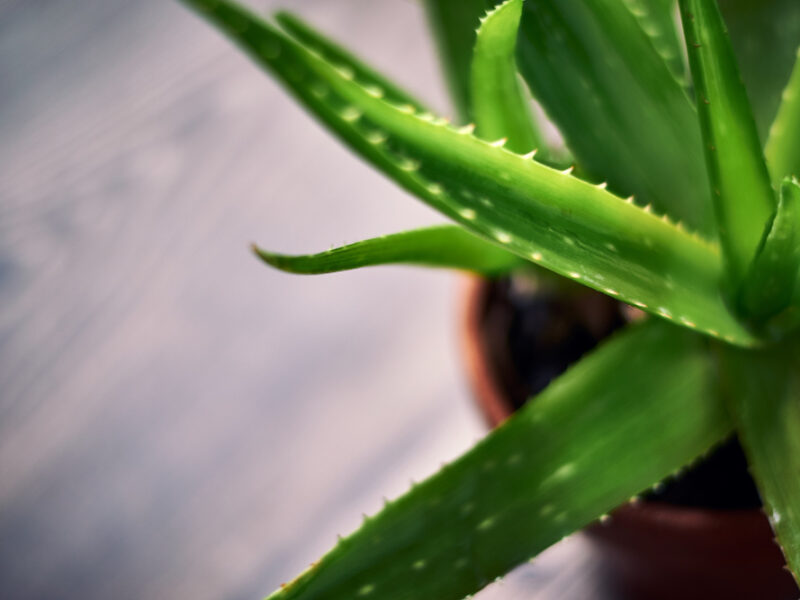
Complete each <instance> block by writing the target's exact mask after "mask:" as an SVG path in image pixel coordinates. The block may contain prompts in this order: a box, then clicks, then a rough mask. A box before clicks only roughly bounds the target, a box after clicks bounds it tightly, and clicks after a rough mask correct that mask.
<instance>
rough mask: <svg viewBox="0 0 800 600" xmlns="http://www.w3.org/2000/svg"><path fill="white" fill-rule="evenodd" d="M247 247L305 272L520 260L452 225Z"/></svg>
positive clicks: (475, 266) (495, 268)
mask: <svg viewBox="0 0 800 600" xmlns="http://www.w3.org/2000/svg"><path fill="white" fill-rule="evenodd" d="M253 250H254V251H255V252H256V254H257V255H258V256H259V257H260V258H261V259H262V260H264V262H266V263H267V264H269V265H272V266H273V267H276V268H278V269H281V270H282V271H286V272H288V273H300V274H306V275H311V274H319V273H334V272H337V271H347V270H349V269H358V268H360V267H368V266H372V265H385V264H397V263H405V264H413V265H420V266H426V267H446V268H451V269H462V270H465V271H472V272H474V273H479V274H482V275H486V276H494V275H502V274H503V273H507V272H509V271H510V270H511V269H513V268H515V267H519V266H522V265H523V264H525V263H524V261H523V260H522V259H521V258H520V257H518V256H517V255H515V254H512V253H510V252H508V251H506V250H504V249H502V248H499V247H498V246H496V245H494V244H491V243H489V242H486V241H484V240H481V239H480V238H478V237H476V236H474V235H472V234H471V233H468V232H466V231H465V230H464V229H462V228H461V227H458V226H456V225H443V226H438V227H428V228H426V229H415V230H413V231H404V232H402V233H395V234H393V235H386V236H383V237H379V238H373V239H369V240H364V241H362V242H356V243H355V244H349V245H347V246H341V247H339V248H332V249H330V250H328V251H327V252H320V253H319V254H306V255H300V256H289V255H286V254H277V253H274V252H268V251H266V250H263V249H261V248H258V247H257V246H253Z"/></svg>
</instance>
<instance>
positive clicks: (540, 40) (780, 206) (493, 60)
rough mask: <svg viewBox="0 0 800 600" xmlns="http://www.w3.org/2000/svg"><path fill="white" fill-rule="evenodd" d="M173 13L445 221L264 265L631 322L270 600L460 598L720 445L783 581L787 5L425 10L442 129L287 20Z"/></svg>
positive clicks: (790, 116)
mask: <svg viewBox="0 0 800 600" xmlns="http://www.w3.org/2000/svg"><path fill="white" fill-rule="evenodd" d="M185 2H186V3H187V4H189V5H191V6H192V7H193V8H195V9H196V10H197V11H198V12H199V13H200V14H202V15H203V16H205V17H206V18H207V19H208V20H209V21H211V22H212V23H213V24H215V25H216V26H218V27H219V28H220V29H221V30H222V31H223V32H225V33H226V34H227V35H228V36H229V37H230V38H231V39H232V40H233V41H235V42H236V43H237V44H238V45H239V46H240V47H241V48H242V49H243V50H244V51H245V52H247V53H248V54H249V55H250V57H251V58H252V59H253V60H254V61H255V62H256V63H257V64H258V65H260V66H261V67H263V68H264V69H265V70H266V71H267V72H269V73H270V74H271V75H272V76H273V77H274V78H275V79H277V80H278V81H279V82H280V83H281V84H282V85H283V86H284V87H285V88H286V89H287V91H288V92H289V93H290V94H292V95H293V96H294V97H295V98H296V99H297V101H298V102H300V103H301V104H302V105H303V106H305V107H306V108H307V109H308V110H309V111H310V112H311V113H312V114H313V115H314V116H315V117H316V118H317V119H318V120H319V121H320V122H321V123H322V124H324V125H325V126H326V127H327V128H328V129H329V130H330V131H331V132H332V133H333V134H334V135H336V136H337V137H338V138H339V139H340V140H341V141H342V142H344V143H345V144H346V145H347V146H349V147H350V148H351V149H352V150H353V151H354V152H355V153H356V154H358V155H359V156H360V157H361V158H363V159H364V160H366V161H368V162H369V163H371V164H372V165H373V166H374V167H375V168H377V169H379V170H380V171H382V172H383V173H384V174H385V175H386V176H387V177H389V178H391V179H392V180H394V181H395V182H396V183H397V184H398V185H400V186H402V187H403V188H405V189H406V190H408V191H409V192H410V193H411V194H412V195H414V196H416V197H417V198H419V199H420V200H422V201H423V202H425V203H427V204H428V205H430V206H431V207H433V208H434V209H436V210H438V211H439V212H441V213H442V214H443V215H444V216H445V217H447V218H448V220H449V221H450V222H451V224H449V225H442V226H437V227H432V228H427V229H422V230H416V231H407V232H403V233H396V234H393V235H388V236H384V237H379V238H375V239H371V240H366V241H363V242H359V243H356V244H352V245H350V246H345V247H342V248H336V249H333V250H329V251H327V252H322V253H320V254H311V255H305V256H287V255H282V254H277V253H275V252H271V251H267V250H263V249H261V248H259V247H254V249H255V252H256V253H257V254H258V255H259V256H260V257H261V258H262V259H263V260H264V261H266V262H267V263H269V264H270V265H273V266H274V267H277V268H279V269H283V270H285V271H289V272H295V273H328V272H332V271H339V270H344V269H352V268H357V267H362V266H367V265H376V264H386V263H399V262H400V263H409V264H419V265H425V266H435V267H445V268H455V269H462V270H466V271H472V272H476V273H480V274H483V275H486V276H495V275H502V274H508V273H512V272H516V271H522V270H526V269H531V268H533V269H538V270H541V269H545V270H548V271H551V272H553V273H555V274H556V275H558V276H562V277H565V278H567V279H570V280H572V281H574V282H578V283H580V284H583V285H586V286H588V287H590V288H593V289H595V290H598V291H599V292H602V293H604V294H607V295H609V296H612V297H614V298H616V299H618V300H619V301H621V302H624V303H627V304H630V305H632V306H635V307H637V308H639V309H641V310H643V311H645V312H646V313H648V314H649V317H648V318H646V319H644V320H643V321H641V322H638V323H635V324H631V325H628V326H627V327H626V329H625V330H623V331H622V332H621V333H618V334H616V335H615V336H613V338H611V339H610V340H608V341H606V342H605V343H603V344H602V345H601V346H599V347H598V348H597V349H596V350H595V351H593V352H592V353H591V354H589V355H588V356H587V357H586V358H584V359H583V360H582V361H581V362H580V363H578V364H577V365H575V366H573V367H572V368H570V369H569V370H568V371H567V372H566V373H565V374H563V375H562V376H560V377H559V378H557V379H556V380H555V381H554V382H553V383H551V384H550V385H549V386H548V387H547V388H546V389H545V390H544V391H543V392H542V393H541V394H539V395H538V396H537V397H536V398H534V399H533V401H531V402H529V403H528V404H526V406H525V407H524V408H523V409H521V410H520V411H519V412H518V413H517V414H516V415H515V416H514V417H512V418H511V419H509V420H508V421H507V422H506V423H505V424H503V425H502V426H500V427H499V428H497V429H496V430H495V431H493V432H492V433H491V434H489V435H488V436H487V437H486V438H485V439H484V440H482V441H481V442H480V443H478V444H477V445H476V446H475V447H474V448H473V449H471V450H470V451H469V452H467V453H466V454H465V455H464V456H462V457H461V458H459V459H458V460H456V461H455V462H453V463H452V464H450V465H447V466H445V467H444V468H443V469H442V470H441V471H440V472H439V473H437V474H436V475H434V476H432V477H430V478H429V479H428V480H426V481H424V482H422V483H420V484H418V485H415V486H414V487H413V488H412V489H411V490H409V491H408V492H407V493H406V494H405V495H403V496H402V497H400V498H397V499H396V500H393V501H391V502H387V504H386V506H385V507H384V509H383V510H382V511H381V512H380V513H379V514H377V515H375V516H372V517H369V518H367V519H366V520H365V522H364V524H363V526H362V527H361V528H360V529H359V530H357V531H356V532H354V533H353V534H351V535H350V536H348V537H345V538H344V539H342V540H341V541H340V542H339V544H338V545H337V546H336V547H335V548H333V549H332V550H331V551H330V552H329V553H328V554H326V555H325V556H324V557H323V558H322V559H321V560H320V561H319V562H318V563H315V564H314V565H313V566H312V567H311V568H310V569H309V570H308V571H306V572H305V573H303V574H301V575H300V576H299V577H297V578H296V579H295V580H294V581H292V582H291V583H290V584H287V585H285V586H284V587H282V588H281V589H279V590H278V591H276V592H275V593H274V595H273V596H272V597H273V598H274V599H275V600H278V599H281V600H283V599H287V600H288V599H290V598H297V599H308V600H310V599H312V598H325V599H327V600H332V599H336V598H347V599H352V598H369V597H375V598H381V599H382V600H387V599H391V598H410V597H418V598H438V599H456V598H463V597H464V596H467V595H469V594H472V593H473V592H475V591H477V590H479V589H480V588H482V587H483V586H485V585H486V584H488V583H489V582H491V581H492V580H494V579H495V578H496V577H498V576H501V575H503V574H504V573H506V572H508V571H509V570H510V569H512V568H513V567H515V566H516V565H518V564H520V563H522V562H524V561H526V560H528V559H530V558H532V557H533V556H535V555H536V554H537V553H538V552H540V551H541V550H543V549H544V548H546V547H548V546H549V545H551V544H553V543H554V542H556V541H558V540H560V539H562V538H563V537H564V536H565V535H567V534H569V533H571V532H573V531H576V530H578V529H580V528H582V527H583V526H585V525H587V524H589V523H591V522H592V521H594V520H596V519H598V518H599V517H601V516H602V515H604V514H605V513H607V512H608V511H610V510H612V509H614V508H615V507H616V506H618V505H620V504H622V503H624V502H626V501H628V500H629V499H630V498H631V497H633V496H634V495H636V494H638V493H640V492H642V491H643V490H646V489H648V488H649V487H651V486H653V485H654V484H657V483H658V482H659V481H661V480H662V479H664V478H665V477H668V476H669V475H670V474H672V473H673V472H675V471H677V470H679V469H681V468H683V467H684V466H685V465H687V464H689V463H691V462H692V461H694V460H696V459H697V458H698V457H700V456H702V455H703V454H704V453H706V452H707V451H708V450H709V449H710V448H712V447H713V446H714V445H715V444H717V443H719V442H720V441H721V440H724V439H725V438H727V437H729V436H730V435H732V434H733V433H734V432H735V433H736V434H737V435H738V436H739V439H740V440H741V441H742V443H743V446H744V449H745V451H746V454H747V458H748V461H749V464H750V467H751V470H752V472H753V475H754V478H755V481H756V483H757V485H758V487H759V490H760V492H761V494H762V497H763V502H764V507H765V510H766V512H767V515H768V516H769V517H770V520H771V523H772V525H773V528H774V530H775V533H776V535H777V539H778V541H779V543H780V544H781V547H782V549H783V551H784V555H785V558H786V560H787V563H788V566H789V568H790V569H791V570H792V572H793V573H794V575H795V577H796V578H797V576H798V574H800V331H799V330H798V325H800V284H799V283H798V282H799V280H800V183H798V180H797V179H796V176H797V175H800V61H798V60H797V58H796V57H797V56H798V45H800V3H797V2H796V1H795V0H774V1H771V2H760V1H759V0H736V1H732V0H728V1H727V2H725V3H723V4H722V6H721V7H719V6H718V5H717V2H716V0H680V3H679V12H676V11H675V10H674V8H675V7H674V6H673V2H671V1H670V0H574V1H571V2H562V1H560V0H506V1H504V2H501V3H499V4H496V5H495V3H494V2H488V1H485V0H464V1H463V2H450V1H448V0H426V9H427V11H428V15H429V17H430V20H431V22H432V24H433V26H434V27H433V28H434V30H435V32H436V33H437V36H438V41H439V44H440V50H441V54H442V57H443V61H444V66H445V70H446V72H447V75H448V79H449V82H450V84H451V90H452V93H453V97H454V104H455V106H456V107H457V109H458V112H459V115H458V121H460V122H458V123H455V124H451V123H450V122H449V121H448V120H447V119H445V118H442V117H439V116H436V115H434V114H432V113H430V112H429V111H428V110H427V109H426V108H425V107H424V104H423V103H422V102H420V101H418V100H416V99H414V98H413V97H411V95H409V94H408V93H407V92H405V91H403V90H402V89H401V88H400V87H399V86H397V85H395V84H393V83H391V82H390V81H389V80H388V79H387V78H386V77H384V76H383V75H380V74H379V73H377V72H376V71H375V70H374V69H373V68H371V67H370V66H368V65H367V64H365V63H364V62H362V61H361V60H359V59H357V58H356V57H354V56H353V55H352V54H351V53H349V52H348V51H347V50H345V49H344V48H342V47H341V46H339V45H337V44H336V43H334V42H332V41H331V40H329V39H327V38H326V37H324V36H323V35H322V34H320V33H318V32H317V31H315V30H314V29H313V28H311V27H310V26H309V25H307V24H305V23H303V22H302V21H300V20H299V19H297V18H296V17H294V16H292V15H290V14H286V13H279V14H277V15H275V17H274V18H273V19H271V20H264V19H262V18H260V17H259V16H256V15H255V14H253V13H251V12H250V11H248V10H247V9H245V8H243V7H241V6H239V5H237V4H234V3H233V2H229V1H228V0H185ZM720 8H722V10H720ZM676 14H679V15H680V21H681V25H682V27H681V28H679V27H678V26H677V25H678V23H676V19H675V16H676ZM726 22H728V23H730V24H731V30H732V33H733V34H734V35H732V36H729V35H728V31H727V28H726ZM679 31H681V32H682V33H679ZM759 44H763V47H764V48H767V49H768V50H769V52H770V54H771V55H770V56H768V57H765V56H763V55H761V56H759V61H760V62H758V64H759V65H761V64H762V63H764V62H768V63H769V66H768V68H760V67H759V68H755V67H754V64H755V62H756V61H755V59H754V57H753V52H754V50H753V48H758V49H759V51H760V49H761V48H762V45H759ZM686 59H688V60H686ZM740 63H741V64H742V68H741V70H740V68H739V66H738V64H740ZM793 63H797V64H796V65H795V66H794V68H793V70H792V64H793ZM520 76H521V77H520ZM523 82H524V84H523ZM781 89H784V90H785V91H783V93H782V96H781ZM529 95H532V97H533V98H534V99H535V100H536V101H538V102H539V104H540V106H541V107H542V109H543V110H544V112H545V113H546V114H547V115H548V117H549V118H550V119H551V120H552V122H553V123H554V124H555V125H556V126H557V127H558V128H559V130H560V131H561V133H562V135H563V138H564V140H565V143H566V150H564V149H559V148H556V147H551V146H549V145H548V143H547V141H546V139H545V137H544V136H543V135H542V132H541V129H540V126H539V123H538V122H537V120H536V119H535V118H534V117H533V116H532V113H531V103H530V101H529V100H530V99H529ZM752 106H755V107H756V110H755V111H754V110H753V109H752V108H751V107H752ZM773 119H774V121H773V122H772V125H771V127H766V126H765V124H768V123H769V122H770V120H773ZM767 132H768V134H767Z"/></svg>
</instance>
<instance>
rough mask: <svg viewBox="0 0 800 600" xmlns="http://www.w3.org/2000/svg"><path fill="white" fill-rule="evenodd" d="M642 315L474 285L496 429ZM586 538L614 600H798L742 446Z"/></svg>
mask: <svg viewBox="0 0 800 600" xmlns="http://www.w3.org/2000/svg"><path fill="white" fill-rule="evenodd" d="M641 316H642V315H641V314H640V313H639V312H638V311H636V310H635V309H631V308H630V307H627V306H626V305H624V304H621V303H619V302H617V301H615V300H613V299H612V298H609V297H607V296H604V295H601V294H598V293H596V292H592V291H591V290H587V289H586V288H583V287H577V286H575V287H571V286H568V287H567V288H559V289H553V288H549V287H548V286H547V285H535V284H533V283H532V282H531V281H528V280H523V279H520V280H513V281H512V280H509V279H501V280H497V281H493V282H484V281H480V282H478V281H476V282H474V283H473V284H472V287H471V289H470V293H469V299H468V308H467V320H466V330H467V331H466V337H467V339H466V350H467V359H468V362H469V363H470V365H469V366H470V368H471V373H470V376H471V379H472V383H473V387H474V388H475V392H476V395H477V397H478V400H479V403H480V406H481V408H482V409H483V411H484V414H485V416H486V418H487V421H488V422H489V424H490V425H491V426H495V425H497V424H498V423H499V422H501V421H502V420H503V419H504V418H506V417H507V416H508V415H509V414H511V412H513V411H514V410H516V409H517V408H519V407H520V406H522V404H524V402H525V400H526V399H527V398H529V397H531V396H532V395H534V394H536V393H537V392H539V391H541V390H542V389H544V388H545V387H546V386H547V384H548V383H549V382H550V381H551V380H552V379H554V378H555V377H557V376H558V375H560V374H561V373H563V372H564V371H565V370H566V369H567V367H569V366H570V365H571V364H573V363H575V362H577V361H578V360H580V358H581V357H582V356H583V355H584V354H586V353H587V352H589V351H591V350H592V349H593V348H594V347H595V346H596V345H597V344H599V343H600V342H601V341H602V340H603V339H604V338H606V337H608V336H609V335H611V334H612V333H613V332H614V331H615V330H617V329H619V328H620V327H623V326H624V325H625V324H626V323H627V322H629V321H630V320H632V319H636V318H640V317H641ZM642 500H643V501H642V502H638V503H636V504H635V505H634V504H630V505H627V506H624V507H622V508H620V509H618V510H617V511H615V513H614V515H613V517H612V519H611V520H610V521H609V522H608V524H602V525H600V524H598V525H593V526H592V527H590V528H589V529H588V530H587V531H588V534H589V535H590V537H591V539H592V541H593V545H594V547H595V549H596V550H597V553H598V558H599V560H600V561H601V562H602V563H603V564H604V567H605V569H604V573H605V574H606V579H605V580H604V582H602V583H603V584H604V587H605V588H606V595H607V596H608V597H613V598H620V599H623V598H626V599H648V600H649V599H658V598H682V599H691V598H723V597H724V598H741V599H743V600H745V599H750V598H752V599H753V600H773V599H774V600H783V599H786V600H788V599H797V598H798V597H800V591H798V589H797V587H796V586H795V584H794V581H793V579H792V577H791V575H789V574H788V573H787V572H786V571H785V570H783V568H782V566H783V557H782V555H781V553H780V551H779V549H778V547H777V545H776V544H775V543H774V542H773V538H772V532H771V529H770V527H769V524H768V521H767V519H766V517H765V516H764V515H763V513H762V512H761V511H760V506H761V500H760V498H759V495H758V491H757V489H756V487H755V484H754V483H753V481H752V479H751V477H750V475H749V473H748V470H747V463H746V461H745V457H744V453H743V451H742V449H741V447H740V446H739V443H738V441H737V440H736V439H735V438H733V439H731V440H729V441H728V442H726V443H724V444H722V445H721V446H719V447H718V448H717V449H716V450H715V451H714V452H712V453H711V454H710V455H709V456H708V457H707V458H705V459H704V460H702V461H700V462H698V463H696V464H695V465H694V466H693V467H692V468H691V469H688V470H686V471H685V472H684V473H683V474H682V475H681V476H680V477H678V478H676V479H669V480H667V481H665V482H664V484H663V485H662V486H659V488H658V490H657V491H651V492H649V493H648V494H646V495H645V496H643V499H642Z"/></svg>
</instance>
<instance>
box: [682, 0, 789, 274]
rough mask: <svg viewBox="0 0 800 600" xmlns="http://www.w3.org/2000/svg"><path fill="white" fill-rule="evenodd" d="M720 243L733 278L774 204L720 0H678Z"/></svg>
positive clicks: (745, 262)
mask: <svg viewBox="0 0 800 600" xmlns="http://www.w3.org/2000/svg"><path fill="white" fill-rule="evenodd" d="M680 7H681V17H682V19H683V29H684V33H685V35H686V45H687V47H688V52H689V64H690V66H691V68H692V77H693V80H694V85H695V89H696V95H697V107H698V112H699V115H700V126H701V130H702V132H703V141H704V143H705V149H706V165H707V168H708V174H709V179H710V181H711V185H712V188H713V198H714V208H715V212H716V215H717V225H718V229H719V237H720V244H721V246H722V250H723V254H724V258H725V262H726V266H727V269H728V271H729V274H730V276H731V280H732V283H733V284H734V285H738V284H739V283H740V282H741V280H742V277H744V274H745V271H746V269H747V266H748V265H749V264H750V261H751V260H753V257H754V256H755V253H756V249H757V248H758V245H759V242H760V241H761V235H762V232H763V231H764V227H765V225H766V224H767V222H768V221H769V219H770V216H771V215H772V213H773V210H774V208H775V199H774V195H773V192H772V187H771V185H770V179H769V173H768V172H767V165H766V163H765V162H764V155H763V153H762V151H761V144H760V143H759V140H758V133H757V132H756V127H755V123H754V121H753V117H752V112H751V111H750V103H749V102H748V100H747V93H746V92H745V89H744V86H743V85H742V81H741V78H740V77H739V71H738V69H737V67H736V60H735V58H734V55H733V49H732V47H731V44H730V40H729V39H728V34H727V31H726V29H725V24H724V23H723V22H722V17H721V16H720V13H719V9H718V7H717V2H716V0H680Z"/></svg>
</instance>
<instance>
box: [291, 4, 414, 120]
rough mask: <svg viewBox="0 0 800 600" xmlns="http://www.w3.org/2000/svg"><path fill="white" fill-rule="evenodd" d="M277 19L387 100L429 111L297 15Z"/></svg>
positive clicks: (326, 58) (328, 59)
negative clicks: (379, 91)
mask: <svg viewBox="0 0 800 600" xmlns="http://www.w3.org/2000/svg"><path fill="white" fill-rule="evenodd" d="M275 20H276V21H277V22H278V24H279V25H280V26H281V27H283V29H284V30H285V31H287V32H288V33H289V34H290V35H291V36H292V37H294V38H295V39H296V40H297V41H299V42H300V43H301V44H303V46H305V47H306V48H308V49H309V50H311V51H313V52H317V53H318V54H319V55H321V56H322V57H323V58H324V59H325V60H326V61H327V62H329V63H330V64H332V65H336V66H337V67H338V68H339V69H340V70H343V71H345V72H347V71H349V72H351V73H352V76H353V78H354V79H355V80H356V81H358V82H359V83H361V84H362V85H363V86H365V87H371V88H374V89H379V90H381V92H382V93H383V97H384V98H385V99H386V100H387V101H389V102H395V103H397V104H409V105H411V106H413V107H414V108H415V109H417V110H418V111H424V110H426V109H425V106H424V105H423V104H422V103H421V102H420V101H419V100H417V99H416V98H414V97H413V96H412V95H411V94H409V93H408V92H406V91H405V90H403V89H402V88H400V86H398V85H396V84H395V83H394V82H392V81H391V80H389V79H387V78H386V77H384V76H383V75H381V74H380V73H378V72H377V71H376V70H375V69H374V68H372V67H371V66H369V65H367V64H366V63H364V62H363V61H362V60H360V59H359V58H357V57H356V56H354V55H353V54H352V53H351V52H349V51H348V50H346V49H345V48H343V47H342V46H340V45H339V44H337V43H336V42H334V41H333V40H331V39H329V38H327V37H325V36H324V35H322V34H321V33H320V32H318V31H317V30H315V29H314V28H313V27H311V26H310V25H309V24H308V23H305V22H303V21H302V20H301V19H299V18H298V17H297V16H295V15H293V14H291V13H289V12H285V11H281V12H278V13H277V14H276V15H275Z"/></svg>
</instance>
